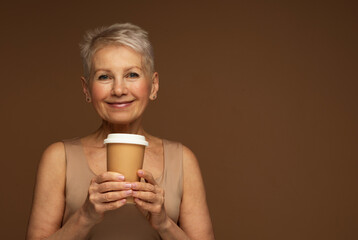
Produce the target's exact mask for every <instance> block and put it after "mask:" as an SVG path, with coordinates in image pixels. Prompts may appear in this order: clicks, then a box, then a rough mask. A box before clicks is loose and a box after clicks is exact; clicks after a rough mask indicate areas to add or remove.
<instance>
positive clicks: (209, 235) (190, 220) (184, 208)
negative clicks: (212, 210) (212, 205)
mask: <svg viewBox="0 0 358 240" xmlns="http://www.w3.org/2000/svg"><path fill="white" fill-rule="evenodd" d="M183 168H184V186H183V199H182V203H181V207H180V216H179V224H180V227H181V228H182V229H183V230H184V232H185V233H186V234H187V235H188V236H189V237H190V239H207V240H209V239H214V233H213V228H212V224H211V219H210V214H209V209H208V205H207V203H206V195H205V188H204V182H203V179H202V176H201V172H200V168H199V163H198V161H197V159H196V157H195V155H194V154H193V152H192V151H190V149H188V148H186V147H184V148H183Z"/></svg>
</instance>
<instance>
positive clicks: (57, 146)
mask: <svg viewBox="0 0 358 240" xmlns="http://www.w3.org/2000/svg"><path fill="white" fill-rule="evenodd" d="M65 163H66V154H65V146H64V143H63V142H56V143H53V144H51V145H49V146H48V147H47V148H46V149H45V151H44V152H43V154H42V157H41V160H40V163H39V171H40V172H41V170H45V171H47V170H49V169H53V170H55V169H56V170H60V171H61V170H63V169H64V168H65ZM50 172H52V171H50Z"/></svg>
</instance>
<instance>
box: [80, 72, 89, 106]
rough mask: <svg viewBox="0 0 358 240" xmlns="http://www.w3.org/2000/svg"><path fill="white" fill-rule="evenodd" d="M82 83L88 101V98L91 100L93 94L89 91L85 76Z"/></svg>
mask: <svg viewBox="0 0 358 240" xmlns="http://www.w3.org/2000/svg"><path fill="white" fill-rule="evenodd" d="M81 84H82V91H83V93H84V94H85V97H86V101H87V102H88V99H89V101H90V100H91V94H90V91H89V84H88V81H87V80H86V78H85V77H83V76H82V77H81Z"/></svg>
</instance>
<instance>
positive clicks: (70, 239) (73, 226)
mask: <svg viewBox="0 0 358 240" xmlns="http://www.w3.org/2000/svg"><path fill="white" fill-rule="evenodd" d="M94 225H95V224H94V223H92V222H90V221H88V220H87V219H86V218H85V217H84V214H83V213H82V209H80V210H78V211H77V212H76V213H75V214H73V215H72V216H71V217H70V219H69V220H68V221H67V222H66V224H65V225H63V226H62V227H61V228H60V229H58V230H57V231H56V232H55V233H53V234H52V235H50V236H48V237H46V236H44V235H45V234H43V235H42V236H41V235H40V234H38V233H37V234H36V233H35V232H33V233H32V234H31V232H30V234H28V236H27V240H43V239H46V240H63V239H66V240H82V239H86V238H87V235H88V233H89V232H90V230H91V229H92V227H93V226H94Z"/></svg>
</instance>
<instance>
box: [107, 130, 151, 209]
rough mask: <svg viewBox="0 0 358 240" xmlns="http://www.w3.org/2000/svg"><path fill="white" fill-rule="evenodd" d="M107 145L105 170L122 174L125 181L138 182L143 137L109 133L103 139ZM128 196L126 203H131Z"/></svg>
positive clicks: (143, 144)
mask: <svg viewBox="0 0 358 240" xmlns="http://www.w3.org/2000/svg"><path fill="white" fill-rule="evenodd" d="M104 144H106V146H107V171H112V172H118V173H121V174H123V175H124V177H125V181H126V182H139V177H138V175H137V171H138V169H141V168H142V167H143V158H144V150H145V147H146V146H148V142H147V141H146V140H145V137H144V136H142V135H137V134H123V133H111V134H108V136H107V138H106V139H105V140H104ZM133 202H134V201H133V198H132V197H128V198H127V203H133Z"/></svg>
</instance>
